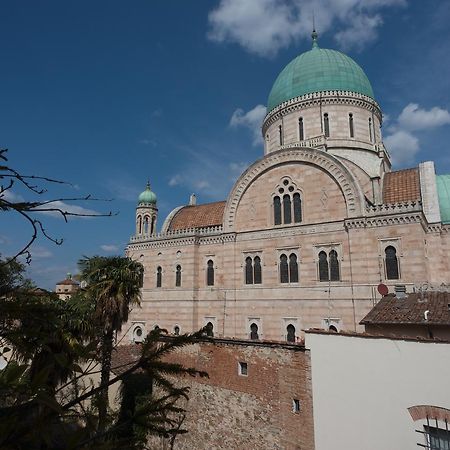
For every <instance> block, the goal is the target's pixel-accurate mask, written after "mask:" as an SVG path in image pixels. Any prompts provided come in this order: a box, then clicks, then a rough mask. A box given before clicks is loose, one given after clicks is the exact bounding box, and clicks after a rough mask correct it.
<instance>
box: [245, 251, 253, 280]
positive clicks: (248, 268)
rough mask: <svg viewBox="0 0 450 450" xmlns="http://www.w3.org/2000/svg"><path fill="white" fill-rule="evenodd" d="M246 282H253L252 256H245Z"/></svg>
mask: <svg viewBox="0 0 450 450" xmlns="http://www.w3.org/2000/svg"><path fill="white" fill-rule="evenodd" d="M245 284H253V261H252V258H251V257H250V256H248V257H247V258H245Z"/></svg>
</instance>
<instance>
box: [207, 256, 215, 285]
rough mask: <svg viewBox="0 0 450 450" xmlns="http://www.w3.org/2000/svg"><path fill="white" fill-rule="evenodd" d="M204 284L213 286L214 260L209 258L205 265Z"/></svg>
mask: <svg viewBox="0 0 450 450" xmlns="http://www.w3.org/2000/svg"><path fill="white" fill-rule="evenodd" d="M206 284H207V285H208V286H214V262H213V260H212V259H209V260H208V262H207V267H206Z"/></svg>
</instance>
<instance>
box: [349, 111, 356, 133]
mask: <svg viewBox="0 0 450 450" xmlns="http://www.w3.org/2000/svg"><path fill="white" fill-rule="evenodd" d="M348 128H349V132H350V137H351V138H352V137H355V130H354V127H353V114H352V113H350V114H349V115H348Z"/></svg>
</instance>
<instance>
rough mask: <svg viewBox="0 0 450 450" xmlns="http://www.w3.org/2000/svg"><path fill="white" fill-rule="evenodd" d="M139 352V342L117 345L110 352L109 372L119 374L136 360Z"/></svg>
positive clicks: (139, 354)
mask: <svg viewBox="0 0 450 450" xmlns="http://www.w3.org/2000/svg"><path fill="white" fill-rule="evenodd" d="M141 354H142V346H141V345H140V344H129V345H117V346H116V347H115V348H114V350H113V352H112V354H111V372H113V373H114V374H115V375H121V374H122V373H124V372H125V371H126V370H127V369H129V368H130V367H131V366H132V365H133V364H136V363H137V362H138V360H139V358H140V357H141Z"/></svg>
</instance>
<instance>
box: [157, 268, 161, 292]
mask: <svg viewBox="0 0 450 450" xmlns="http://www.w3.org/2000/svg"><path fill="white" fill-rule="evenodd" d="M161 286H162V267H158V268H157V269H156V287H157V288H160V287H161Z"/></svg>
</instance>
